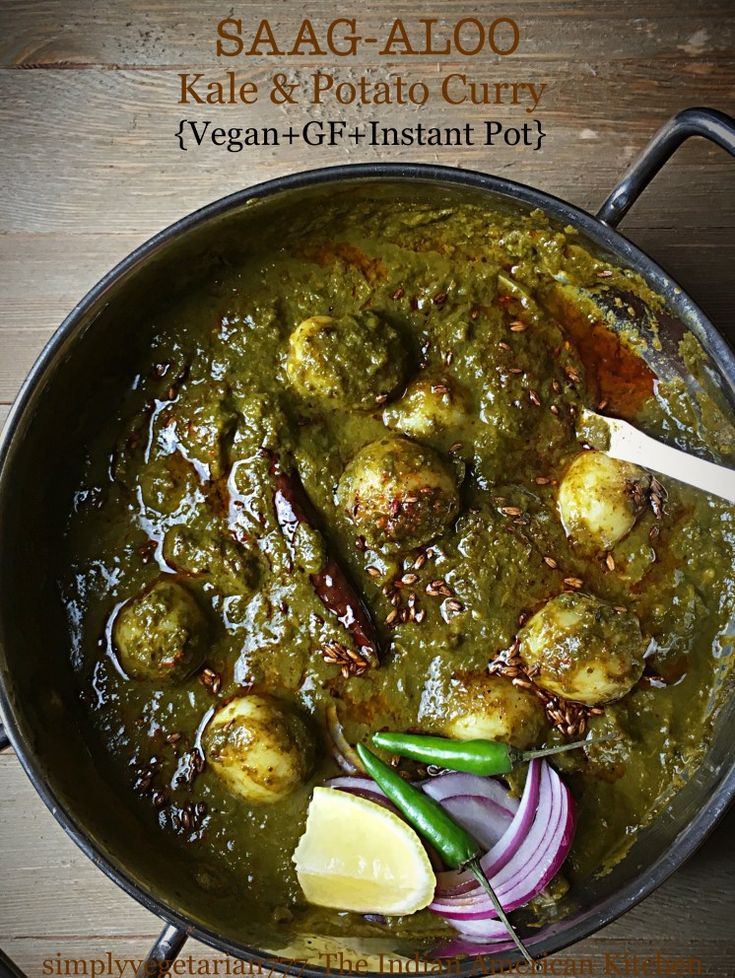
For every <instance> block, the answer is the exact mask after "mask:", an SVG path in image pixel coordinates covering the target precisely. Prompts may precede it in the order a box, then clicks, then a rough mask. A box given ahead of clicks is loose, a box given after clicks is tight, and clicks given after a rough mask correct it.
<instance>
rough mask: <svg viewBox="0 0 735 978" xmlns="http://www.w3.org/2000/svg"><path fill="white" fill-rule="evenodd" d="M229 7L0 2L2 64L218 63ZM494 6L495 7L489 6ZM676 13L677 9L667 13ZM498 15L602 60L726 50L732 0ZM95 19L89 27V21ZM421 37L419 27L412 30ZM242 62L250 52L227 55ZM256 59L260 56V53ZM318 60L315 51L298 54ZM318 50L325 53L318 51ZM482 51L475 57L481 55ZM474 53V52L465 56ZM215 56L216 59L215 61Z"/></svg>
mask: <svg viewBox="0 0 735 978" xmlns="http://www.w3.org/2000/svg"><path fill="white" fill-rule="evenodd" d="M231 11H232V13H233V14H234V15H235V16H237V17H241V18H242V20H243V22H244V26H245V35H246V36H248V37H252V34H253V31H254V29H255V26H256V25H257V23H258V22H259V20H260V19H261V18H262V17H268V18H269V20H270V22H271V24H272V26H273V30H274V32H275V34H276V35H277V37H279V38H282V41H281V44H282V46H283V47H284V48H287V47H288V46H289V44H290V41H291V39H292V38H293V36H294V32H295V29H296V27H297V26H298V23H299V22H300V20H301V18H302V17H304V16H309V17H311V19H312V21H313V24H314V27H315V30H316V32H317V34H318V35H319V36H321V37H322V38H323V37H324V33H325V27H326V24H328V23H329V21H331V20H332V19H333V18H334V17H337V16H341V15H345V16H357V17H358V21H359V30H360V32H361V33H362V34H363V36H370V35H371V34H373V35H377V36H378V37H379V38H381V39H382V38H384V37H385V36H386V34H387V25H388V24H390V22H391V21H392V20H393V18H394V17H403V18H406V19H407V21H408V20H412V21H413V23H414V24H416V22H417V18H418V17H419V16H432V17H435V18H436V19H437V37H443V36H445V35H446V34H447V33H448V26H451V25H452V24H453V23H454V22H455V21H456V20H458V19H459V18H461V17H468V16H473V15H475V16H478V17H479V18H481V20H482V21H483V23H489V22H490V20H492V19H493V18H492V17H489V16H488V13H489V12H488V10H487V8H485V7H483V5H482V4H479V3H467V4H464V3H463V4H461V5H458V4H457V3H455V2H452V0H440V2H436V3H434V4H432V6H431V9H430V11H425V10H424V9H423V8H422V7H420V6H419V5H417V4H415V3H412V2H411V0H403V2H397V3H392V4H391V5H390V8H389V11H387V10H385V9H384V8H381V7H380V6H379V5H375V6H374V7H373V8H372V9H371V8H370V7H368V6H367V5H364V6H363V7H362V8H360V9H356V10H355V11H352V10H350V11H349V12H348V13H345V12H344V11H341V10H340V9H339V7H337V6H335V4H334V3H332V2H331V0H314V2H312V3H311V4H309V8H308V10H307V9H302V8H301V7H299V8H298V9H297V10H288V9H287V8H286V7H285V5H283V4H276V3H257V2H255V0H240V2H238V3H235V4H233V5H232V7H231ZM229 13H230V9H229V8H227V7H219V6H210V7H208V8H206V7H205V8H204V9H203V7H202V4H201V3H199V2H197V0H182V2H179V3H177V4H176V7H175V14H172V8H171V6H170V5H167V4H165V3H157V4H154V3H148V4H145V5H142V4H132V3H128V4H124V3H123V4H118V5H110V6H109V7H104V8H101V6H100V5H99V4H96V3H95V2H94V0H83V2H79V0H77V2H75V3H73V4H69V3H67V2H65V0H41V2H34V0H5V2H4V3H3V4H2V7H1V8H0V64H3V65H43V66H53V65H59V66H69V65H79V66H86V65H95V64H108V65H125V66H141V67H149V66H157V65H177V66H184V67H185V66H187V65H189V64H191V63H201V62H202V61H208V62H209V63H217V60H218V59H217V57H216V52H215V41H216V24H217V22H218V21H219V19H220V18H222V17H225V16H228V14H229ZM492 13H493V16H495V15H496V12H495V11H492ZM672 14H675V17H672ZM502 15H503V16H508V17H514V18H515V19H516V20H517V21H518V23H519V25H520V27H521V31H522V43H521V46H520V48H519V51H518V52H516V54H515V55H514V56H513V57H512V58H509V59H506V60H507V61H511V62H517V60H518V58H519V57H520V56H522V55H523V56H526V57H528V58H529V59H530V58H534V57H537V56H539V55H546V56H549V52H552V56H553V57H554V58H555V59H556V60H557V61H559V62H564V61H576V62H582V63H589V62H590V61H593V60H594V59H595V54H597V56H598V58H599V57H601V56H602V55H604V59H605V60H606V61H617V60H623V59H626V58H629V57H631V55H635V56H636V57H638V58H640V59H641V60H643V59H650V58H652V57H656V56H658V55H661V54H662V53H663V54H671V55H675V56H677V57H678V58H680V59H681V60H686V59H695V58H701V57H702V56H703V55H704V54H705V53H706V55H707V57H708V58H711V57H717V56H723V57H726V56H727V55H728V54H729V52H730V41H731V38H732V30H733V21H732V16H731V15H732V7H731V5H730V4H729V3H728V0H706V2H700V3H698V4H696V6H695V5H686V6H685V5H683V4H677V3H672V2H671V0H649V2H648V3H646V5H645V8H641V5H640V4H639V3H638V2H636V0H617V2H616V3H614V4H599V3H594V2H591V0H585V2H573V3H545V2H544V0H523V2H521V0H510V2H507V3H505V4H503V8H502ZM92 22H94V25H95V29H94V30H90V24H91V23H92ZM414 36H417V37H418V32H417V33H416V34H415V35H414ZM379 48H380V45H374V46H369V45H366V46H365V50H366V54H367V56H368V57H369V58H370V60H371V61H372V62H373V63H375V62H380V61H382V60H384V59H381V58H380V57H379V56H378V54H377V50H379ZM224 60H225V62H234V63H238V62H240V61H247V60H249V59H246V58H231V59H224ZM261 60H264V59H262V58H261ZM300 60H302V61H303V62H304V63H310V62H311V63H314V62H315V60H319V59H318V58H317V59H315V58H314V57H311V58H308V57H306V56H305V57H303V58H301V59H300ZM322 60H323V58H322ZM478 60H479V59H478ZM468 61H470V62H471V61H472V59H468ZM220 63H221V62H220Z"/></svg>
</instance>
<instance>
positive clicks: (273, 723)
mask: <svg viewBox="0 0 735 978" xmlns="http://www.w3.org/2000/svg"><path fill="white" fill-rule="evenodd" d="M202 746H203V747H204V751H205V756H206V759H207V763H208V764H209V765H210V767H211V768H212V770H213V771H214V772H215V774H216V775H217V776H218V777H219V778H221V779H222V781H223V782H224V783H225V784H226V785H227V787H228V788H229V789H230V791H232V792H233V794H236V795H238V796H239V797H241V798H243V799H245V801H248V802H254V803H258V804H260V803H271V802H275V801H279V800H280V799H281V798H285V797H286V796H287V795H289V794H291V792H292V791H294V789H296V788H298V786H299V785H301V784H303V783H304V782H305V781H306V779H307V778H308V777H309V774H310V773H311V770H312V768H313V765H314V743H313V740H312V737H311V734H310V733H309V731H308V729H307V727H306V724H305V723H304V721H303V720H302V719H301V717H300V716H299V715H298V714H297V713H296V711H295V710H294V709H293V708H292V707H290V706H289V705H288V704H286V703H283V702H282V701H280V700H277V699H275V697H272V696H258V695H255V694H253V695H248V696H238V697H236V698H235V699H233V700H230V702H229V703H227V704H226V705H225V706H223V707H222V708H221V709H220V710H218V711H217V712H216V713H215V714H214V716H213V717H212V719H211V720H210V721H209V723H208V724H207V727H206V729H205V731H204V735H203V738H202Z"/></svg>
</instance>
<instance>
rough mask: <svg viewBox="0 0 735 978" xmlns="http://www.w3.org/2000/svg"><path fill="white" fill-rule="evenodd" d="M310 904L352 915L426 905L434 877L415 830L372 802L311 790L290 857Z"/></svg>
mask: <svg viewBox="0 0 735 978" xmlns="http://www.w3.org/2000/svg"><path fill="white" fill-rule="evenodd" d="M293 861H294V863H295V864H296V873H297V875H298V879H299V883H300V884H301V889H302V890H303V891H304V896H305V897H306V899H307V900H308V901H309V903H315V904H317V905H318V906H320V907H334V908H337V909H339V910H353V911H356V912H357V913H381V914H386V915H388V914H394V915H398V914H408V913H415V912H416V911H417V910H423V909H424V907H427V906H428V905H429V904H430V903H431V900H432V898H433V896H434V888H435V886H436V877H435V876H434V870H433V869H432V868H431V863H430V862H429V857H428V856H427V855H426V850H425V849H424V847H423V846H422V844H421V840H420V839H419V837H418V836H417V835H416V833H415V832H414V830H413V829H412V828H411V827H410V826H408V825H406V823H405V822H402V821H401V820H400V818H398V816H397V815H394V814H393V812H390V811H388V810H387V809H386V808H382V807H381V806H380V805H376V804H375V803H374V802H372V801H367V800H366V799H364V798H358V797H356V796H354V795H349V794H347V793H346V792H344V791H337V790H336V789H334V788H315V789H314V794H313V797H312V799H311V803H310V805H309V811H308V814H307V819H306V831H305V832H304V834H303V835H302V836H301V839H300V840H299V844H298V846H297V847H296V851H295V852H294V855H293Z"/></svg>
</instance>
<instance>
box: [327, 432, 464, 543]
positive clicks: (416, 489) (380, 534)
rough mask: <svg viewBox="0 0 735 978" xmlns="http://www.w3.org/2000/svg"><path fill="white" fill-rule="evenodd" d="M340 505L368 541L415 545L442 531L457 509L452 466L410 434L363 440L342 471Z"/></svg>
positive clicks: (426, 541)
mask: <svg viewBox="0 0 735 978" xmlns="http://www.w3.org/2000/svg"><path fill="white" fill-rule="evenodd" d="M337 501H338V503H339V505H340V507H341V508H342V509H343V510H344V512H345V513H346V514H347V515H348V517H349V518H350V519H351V520H352V522H353V523H354V524H355V526H356V527H357V529H358V530H359V531H360V533H362V534H363V535H364V536H365V538H366V539H367V540H368V541H369V542H370V543H372V544H374V545H378V546H387V547H391V548H398V547H417V546H420V545H422V544H425V543H428V542H429V540H431V539H433V538H434V537H436V536H438V535H439V534H440V533H443V532H444V530H446V529H447V527H448V526H449V525H450V523H452V521H453V520H454V518H455V517H456V516H457V513H458V512H459V493H458V491H457V482H456V479H455V475H454V470H453V469H452V468H451V466H450V465H448V464H447V463H446V462H445V461H444V460H443V459H442V458H441V456H439V455H438V454H437V453H436V452H435V451H433V449H431V448H426V447H425V446H423V445H419V444H417V443H416V442H415V441H411V440H410V439H408V438H403V437H400V436H396V437H393V438H381V439H379V440H378V441H374V442H371V443H370V444H369V445H366V446H365V448H363V449H362V450H361V451H359V452H358V453H357V455H356V456H355V457H354V458H353V459H352V461H351V462H350V464H349V465H348V466H347V468H346V469H345V470H344V472H343V473H342V478H341V479H340V482H339V486H338V489H337Z"/></svg>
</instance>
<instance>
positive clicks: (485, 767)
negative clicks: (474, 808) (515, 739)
mask: <svg viewBox="0 0 735 978" xmlns="http://www.w3.org/2000/svg"><path fill="white" fill-rule="evenodd" d="M607 739H608V738H606V737H605V738H599V739H598V740H594V741H592V740H577V741H575V742H574V743H572V744H560V745H559V746H558V747H545V748H543V749H542V750H526V751H521V750H516V749H515V747H510V746H509V745H508V744H501V743H499V742H498V741H495V740H448V739H447V738H446V737H426V736H423V735H421V734H405V733H376V734H373V743H374V744H375V746H376V747H380V748H382V749H383V750H387V751H390V752H391V754H398V756H399V757H410V758H411V759H412V760H414V761H423V762H424V763H425V764H437V765H438V766H440V767H448V768H451V769H452V770H453V771H465V772H466V773H467V774H479V775H481V776H482V777H490V776H491V775H495V774H509V773H510V772H511V771H512V770H513V768H514V767H515V765H516V764H520V763H522V762H523V761H530V760H531V759H532V758H534V757H548V756H549V755H550V754H561V753H562V752H563V751H567V750H576V748H578V747H589V745H590V744H592V743H598V742H599V740H607Z"/></svg>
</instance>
